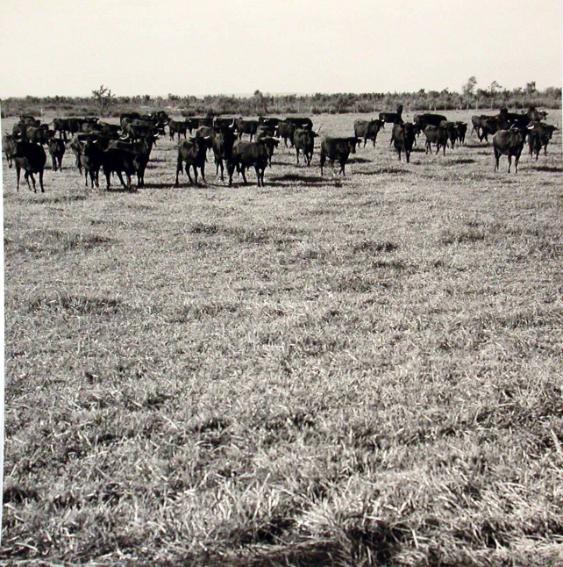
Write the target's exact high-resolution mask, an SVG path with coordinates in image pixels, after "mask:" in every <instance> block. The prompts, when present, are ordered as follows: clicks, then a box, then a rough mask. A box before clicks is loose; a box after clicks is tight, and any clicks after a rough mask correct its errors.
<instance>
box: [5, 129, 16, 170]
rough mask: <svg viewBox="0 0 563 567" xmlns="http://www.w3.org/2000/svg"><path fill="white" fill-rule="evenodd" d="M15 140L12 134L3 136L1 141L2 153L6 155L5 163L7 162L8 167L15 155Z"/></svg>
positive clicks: (10, 165)
mask: <svg viewBox="0 0 563 567" xmlns="http://www.w3.org/2000/svg"><path fill="white" fill-rule="evenodd" d="M16 143H17V141H16V139H15V138H14V136H13V135H12V134H5V135H4V140H3V141H2V146H3V148H4V153H5V154H6V161H7V162H8V167H12V161H13V159H14V156H15V155H16Z"/></svg>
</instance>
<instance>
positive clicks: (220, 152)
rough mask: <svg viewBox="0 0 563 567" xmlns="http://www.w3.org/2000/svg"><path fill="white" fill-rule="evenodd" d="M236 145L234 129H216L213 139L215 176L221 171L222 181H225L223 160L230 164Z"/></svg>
mask: <svg viewBox="0 0 563 567" xmlns="http://www.w3.org/2000/svg"><path fill="white" fill-rule="evenodd" d="M234 143H235V133H234V129H233V128H231V127H229V126H227V127H223V128H215V135H214V136H213V138H212V147H213V156H214V158H215V168H216V171H215V175H219V168H220V169H221V181H224V177H223V172H224V167H223V160H224V161H226V162H227V163H228V161H229V159H230V158H231V155H232V153H233V144H234Z"/></svg>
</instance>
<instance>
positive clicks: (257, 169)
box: [254, 165, 260, 187]
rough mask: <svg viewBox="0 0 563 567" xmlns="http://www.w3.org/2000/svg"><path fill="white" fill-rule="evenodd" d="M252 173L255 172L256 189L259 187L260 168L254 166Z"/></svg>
mask: <svg viewBox="0 0 563 567" xmlns="http://www.w3.org/2000/svg"><path fill="white" fill-rule="evenodd" d="M254 171H256V182H257V183H258V187H260V166H258V165H255V166H254Z"/></svg>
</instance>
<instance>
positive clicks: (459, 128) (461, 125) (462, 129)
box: [455, 120, 467, 144]
mask: <svg viewBox="0 0 563 567" xmlns="http://www.w3.org/2000/svg"><path fill="white" fill-rule="evenodd" d="M455 127H456V132H457V139H458V140H459V143H460V144H465V134H466V133H467V123H466V122H461V121H460V120H457V121H456V123H455Z"/></svg>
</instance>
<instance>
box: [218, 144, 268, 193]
mask: <svg viewBox="0 0 563 567" xmlns="http://www.w3.org/2000/svg"><path fill="white" fill-rule="evenodd" d="M268 139H270V138H268V137H266V138H262V139H261V140H260V141H256V142H247V141H245V140H237V141H236V142H235V144H234V146H233V153H232V155H231V159H230V160H228V162H227V171H228V173H229V187H230V186H231V185H232V184H233V173H234V171H235V167H236V168H237V170H238V171H240V173H242V179H243V181H244V183H245V184H246V183H247V180H246V175H245V171H246V168H247V167H251V166H253V167H254V170H255V171H256V179H257V182H258V187H264V171H265V169H266V167H267V166H268V147H267V145H266V141H267V140H268Z"/></svg>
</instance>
